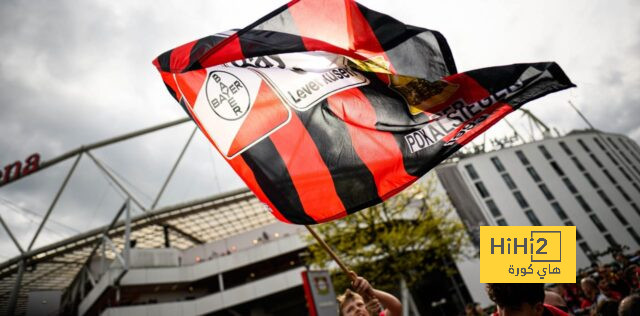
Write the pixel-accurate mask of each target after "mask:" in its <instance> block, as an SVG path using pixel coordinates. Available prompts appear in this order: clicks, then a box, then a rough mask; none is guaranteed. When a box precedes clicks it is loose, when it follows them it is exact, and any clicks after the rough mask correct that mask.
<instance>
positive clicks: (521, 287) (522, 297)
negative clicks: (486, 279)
mask: <svg viewBox="0 0 640 316" xmlns="http://www.w3.org/2000/svg"><path fill="white" fill-rule="evenodd" d="M487 294H489V298H490V299H491V300H492V301H493V302H494V303H496V305H498V314H499V315H500V316H540V315H542V314H543V313H544V306H543V301H544V284H542V283H530V284H529V283H489V284H487Z"/></svg>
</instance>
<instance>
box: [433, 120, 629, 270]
mask: <svg viewBox="0 0 640 316" xmlns="http://www.w3.org/2000/svg"><path fill="white" fill-rule="evenodd" d="M436 170H437V173H438V176H439V178H440V180H441V182H442V184H443V186H444V187H445V189H446V190H447V193H448V194H449V197H450V199H451V201H452V202H453V204H454V205H455V207H456V210H457V211H458V214H459V216H460V218H461V219H462V220H463V222H464V223H465V225H466V226H467V228H468V229H469V231H470V233H471V235H472V238H473V239H474V241H475V242H476V243H477V241H478V237H479V236H478V234H479V227H480V226H482V225H512V226H529V225H545V226H562V225H570V226H576V228H577V236H576V237H577V243H578V247H577V265H578V268H582V267H587V266H589V264H590V261H591V260H592V259H595V258H596V257H597V256H598V254H600V253H603V252H606V250H607V249H608V248H609V247H611V246H616V245H618V246H626V247H629V249H630V250H632V251H635V250H638V249H640V235H639V234H640V208H639V207H640V147H639V146H638V144H636V143H635V142H634V141H632V140H631V139H629V138H628V137H626V136H623V135H618V134H609V133H602V132H599V131H594V130H586V131H573V132H571V133H569V134H567V135H565V136H563V137H557V138H551V137H547V138H545V139H543V140H540V141H534V142H529V143H525V144H521V145H518V146H512V147H509V148H503V149H500V150H495V151H491V152H483V153H479V154H475V155H470V156H468V157H464V158H460V159H458V160H455V161H454V162H450V163H447V164H444V165H441V166H439V167H438V168H437V169H436ZM604 259H605V261H607V260H612V259H611V257H608V258H604Z"/></svg>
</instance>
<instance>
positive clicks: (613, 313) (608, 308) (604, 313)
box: [596, 300, 619, 316]
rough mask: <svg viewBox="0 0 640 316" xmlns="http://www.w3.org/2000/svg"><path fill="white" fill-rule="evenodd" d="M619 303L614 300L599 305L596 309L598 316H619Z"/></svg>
mask: <svg viewBox="0 0 640 316" xmlns="http://www.w3.org/2000/svg"><path fill="white" fill-rule="evenodd" d="M618 304H619V303H618V302H616V301H612V300H606V301H602V302H600V303H598V307H597V308H596V315H598V316H617V315H618Z"/></svg>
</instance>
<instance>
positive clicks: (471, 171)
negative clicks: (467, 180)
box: [464, 165, 478, 180]
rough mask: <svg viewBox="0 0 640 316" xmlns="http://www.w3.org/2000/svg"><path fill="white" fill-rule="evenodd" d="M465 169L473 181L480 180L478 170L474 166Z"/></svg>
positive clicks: (467, 166)
mask: <svg viewBox="0 0 640 316" xmlns="http://www.w3.org/2000/svg"><path fill="white" fill-rule="evenodd" d="M464 168H465V169H467V173H468V174H469V177H471V179H472V180H477V179H478V173H477V172H476V169H475V168H473V166H472V165H466V166H464Z"/></svg>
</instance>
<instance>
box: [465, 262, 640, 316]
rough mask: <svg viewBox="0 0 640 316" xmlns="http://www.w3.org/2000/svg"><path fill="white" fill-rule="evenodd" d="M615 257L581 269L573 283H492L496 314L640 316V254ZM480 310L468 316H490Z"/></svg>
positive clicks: (470, 308) (489, 287)
mask: <svg viewBox="0 0 640 316" xmlns="http://www.w3.org/2000/svg"><path fill="white" fill-rule="evenodd" d="M614 258H615V262H612V263H610V264H597V263H594V264H592V266H591V267H590V268H589V269H583V270H580V271H579V272H578V275H577V278H576V283H572V284H548V285H546V286H544V285H543V284H541V283H540V284H517V283H512V284H488V285H487V292H488V294H489V297H490V298H491V300H493V302H494V303H496V306H497V309H496V311H495V313H493V315H537V316H538V315H576V316H583V315H589V316H592V315H597V316H618V315H620V316H629V315H633V316H640V253H636V254H635V256H627V255H625V254H623V253H622V252H619V253H616V254H614ZM476 307H477V306H475V305H473V306H471V305H470V306H468V307H467V311H466V314H467V316H480V315H486V314H485V313H484V311H483V310H481V309H480V310H479V309H478V308H476Z"/></svg>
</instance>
